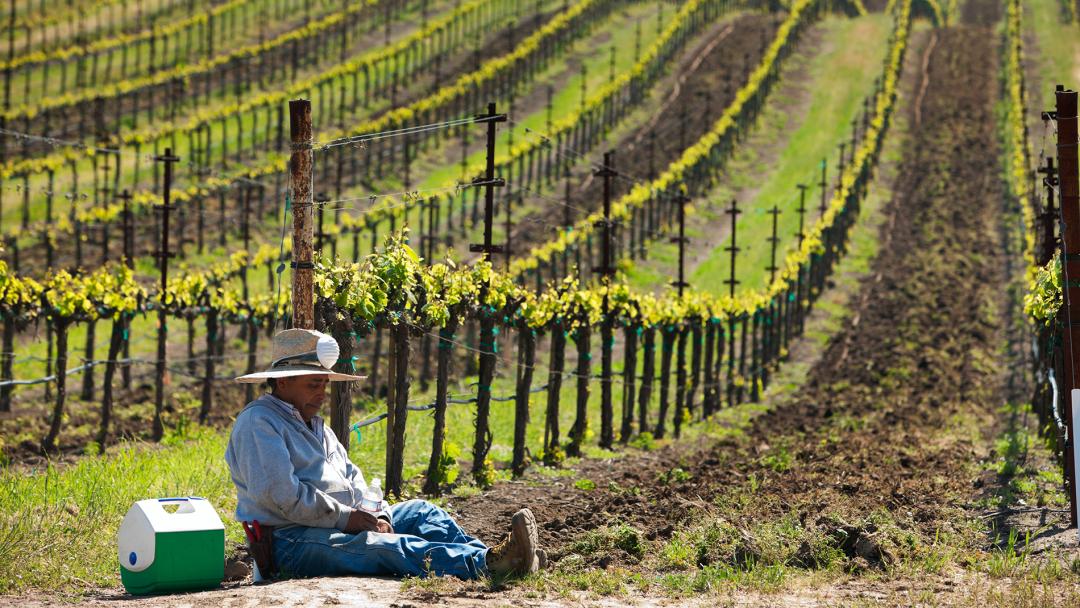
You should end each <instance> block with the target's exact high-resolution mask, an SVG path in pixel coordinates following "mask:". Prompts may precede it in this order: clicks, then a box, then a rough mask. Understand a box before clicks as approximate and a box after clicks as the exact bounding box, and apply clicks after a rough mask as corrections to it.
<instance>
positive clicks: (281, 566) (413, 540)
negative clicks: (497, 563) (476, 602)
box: [274, 507, 487, 579]
mask: <svg viewBox="0 0 1080 608" xmlns="http://www.w3.org/2000/svg"><path fill="white" fill-rule="evenodd" d="M435 508H436V509H437V507H435ZM414 509H415V510H414ZM422 510H424V509H422V508H416V507H413V508H412V509H406V510H405V511H403V512H402V520H401V523H402V524H403V525H404V526H406V527H407V528H408V527H410V526H411V527H412V528H410V529H420V530H426V531H427V532H430V533H432V534H433V535H435V536H437V535H438V534H439V530H449V527H448V526H446V525H445V524H443V525H441V526H440V525H439V524H435V525H434V526H430V527H429V526H426V522H425V521H424V517H423V516H422V514H420V513H419V511H422ZM438 511H439V512H440V513H442V514H443V515H444V516H445V517H446V518H447V519H449V516H448V515H446V513H445V512H444V511H442V510H441V509H438ZM395 519H396V518H395ZM451 523H453V522H452V521H451ZM453 528H454V529H455V531H454V532H450V531H447V532H444V534H447V535H454V534H460V535H461V536H462V537H463V538H466V539H470V540H469V541H466V542H441V541H437V540H425V539H424V538H421V537H420V536H416V535H413V534H401V533H397V534H382V533H379V532H361V533H360V534H347V533H345V532H341V531H339V530H334V529H330V528H308V527H305V526H294V527H291V528H278V529H276V530H274V562H275V564H276V565H277V568H278V571H279V572H280V573H281V574H283V575H285V576H335V575H348V574H353V575H389V576H406V575H409V576H426V575H428V574H434V575H437V576H447V575H448V576H456V577H458V578H462V579H474V578H479V577H480V576H482V575H485V574H487V562H486V559H485V558H486V555H487V548H486V547H484V545H483V543H480V541H478V540H476V539H471V537H468V536H466V535H465V534H464V533H463V532H461V530H460V528H458V527H457V525H456V524H453Z"/></svg>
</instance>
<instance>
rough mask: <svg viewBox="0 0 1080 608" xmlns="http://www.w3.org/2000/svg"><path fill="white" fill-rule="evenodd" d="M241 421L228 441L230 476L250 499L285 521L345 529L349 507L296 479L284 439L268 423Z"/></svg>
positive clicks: (258, 419) (254, 419)
mask: <svg viewBox="0 0 1080 608" xmlns="http://www.w3.org/2000/svg"><path fill="white" fill-rule="evenodd" d="M241 418H243V420H241V419H237V422H236V426H235V427H234V429H233V434H232V438H231V442H232V444H233V445H232V446H231V447H232V453H233V458H234V459H235V467H236V469H237V470H235V471H234V472H233V475H234V476H237V477H239V478H240V479H241V480H242V481H243V482H244V485H245V486H246V490H247V493H248V495H249V496H250V497H251V499H252V500H253V501H255V502H256V503H257V504H258V505H259V506H260V507H262V508H263V509H266V510H267V511H269V512H271V513H274V514H276V515H278V516H279V517H280V518H281V519H284V520H286V521H291V522H294V523H297V524H300V525H304V526H310V527H313V528H337V529H338V530H344V529H345V527H346V525H347V522H348V520H349V515H350V514H351V513H352V508H351V507H350V506H349V505H345V504H342V503H340V502H338V501H337V500H335V499H334V498H333V497H332V496H330V495H329V494H327V493H325V492H323V491H321V490H319V489H317V488H315V487H314V486H312V485H311V484H308V483H305V482H303V481H301V480H300V479H299V478H298V477H297V476H296V471H295V470H294V468H293V464H292V459H291V458H290V456H289V450H288V447H287V446H286V444H285V439H284V438H283V437H282V436H281V433H280V431H279V430H278V429H276V428H274V426H273V425H272V424H270V422H269V421H267V420H266V419H265V418H262V417H260V416H247V417H241Z"/></svg>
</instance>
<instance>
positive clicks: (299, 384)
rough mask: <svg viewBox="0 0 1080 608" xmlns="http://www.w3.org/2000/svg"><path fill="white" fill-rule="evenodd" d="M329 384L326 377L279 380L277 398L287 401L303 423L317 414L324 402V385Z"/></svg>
mask: <svg viewBox="0 0 1080 608" xmlns="http://www.w3.org/2000/svg"><path fill="white" fill-rule="evenodd" d="M328 384H330V381H329V380H327V378H326V376H317V375H312V376H292V377H290V378H279V379H278V381H277V391H276V393H277V396H278V397H280V398H281V399H282V400H283V401H287V402H289V403H291V404H292V405H293V407H295V408H296V409H297V411H299V412H300V416H301V417H302V418H303V419H304V421H305V422H310V421H311V418H312V416H314V415H315V414H318V413H319V408H320V407H322V402H323V401H325V400H326V385H328Z"/></svg>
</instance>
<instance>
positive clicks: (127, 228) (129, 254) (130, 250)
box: [50, 190, 135, 445]
mask: <svg viewBox="0 0 1080 608" xmlns="http://www.w3.org/2000/svg"><path fill="white" fill-rule="evenodd" d="M133 198H134V197H133V196H132V195H131V192H129V191H128V190H124V191H123V192H121V193H120V200H122V201H124V210H123V212H122V213H123V215H122V216H121V217H122V219H123V226H124V234H123V245H124V264H125V265H126V266H127V267H128V268H131V269H134V268H135V224H134V222H132V221H131V201H132V199H133ZM50 266H51V264H50ZM122 319H123V323H124V327H123V331H124V333H123V336H122V350H123V357H124V359H125V361H126V360H127V359H130V358H131V340H130V337H131V336H130V329H131V317H130V316H127V315H125V316H124V317H122ZM120 381H121V384H122V385H123V387H124V389H126V390H130V389H131V363H129V362H125V363H123V364H122V365H121V367H120ZM102 445H104V444H102Z"/></svg>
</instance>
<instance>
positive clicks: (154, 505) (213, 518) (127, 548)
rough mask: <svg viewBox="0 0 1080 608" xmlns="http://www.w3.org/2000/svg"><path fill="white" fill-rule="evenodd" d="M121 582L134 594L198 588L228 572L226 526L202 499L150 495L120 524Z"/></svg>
mask: <svg viewBox="0 0 1080 608" xmlns="http://www.w3.org/2000/svg"><path fill="white" fill-rule="evenodd" d="M118 544H119V557H120V580H122V581H123V583H124V588H125V589H127V591H128V593H131V594H132V595H146V594H150V593H168V592H176V591H196V590H200V589H211V588H214V587H217V586H218V585H220V584H221V580H222V579H223V578H224V576H225V526H224V525H223V524H222V523H221V518H220V517H218V514H217V511H215V510H214V507H213V506H211V504H210V503H209V502H207V501H206V499H204V498H198V497H196V496H188V497H182V498H152V499H148V500H140V501H139V502H137V503H135V504H134V505H132V507H131V509H129V510H128V512H127V515H125V516H124V521H123V523H121V524H120V533H119V539H118Z"/></svg>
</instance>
